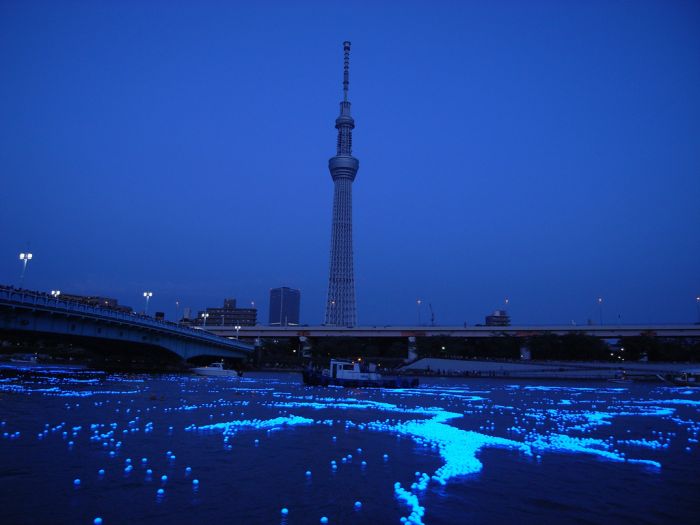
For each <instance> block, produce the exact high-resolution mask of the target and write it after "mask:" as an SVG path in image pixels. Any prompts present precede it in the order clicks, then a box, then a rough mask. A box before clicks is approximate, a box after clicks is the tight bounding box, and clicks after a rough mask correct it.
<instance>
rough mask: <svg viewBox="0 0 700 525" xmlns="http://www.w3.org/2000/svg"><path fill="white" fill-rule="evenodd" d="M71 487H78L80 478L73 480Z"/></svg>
mask: <svg viewBox="0 0 700 525" xmlns="http://www.w3.org/2000/svg"><path fill="white" fill-rule="evenodd" d="M73 485H75V486H76V487H79V486H80V478H75V479H74V480H73Z"/></svg>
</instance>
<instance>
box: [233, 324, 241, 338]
mask: <svg viewBox="0 0 700 525" xmlns="http://www.w3.org/2000/svg"><path fill="white" fill-rule="evenodd" d="M234 328H235V329H236V339H238V331H239V330H240V329H241V325H239V324H237V325H236V326H234Z"/></svg>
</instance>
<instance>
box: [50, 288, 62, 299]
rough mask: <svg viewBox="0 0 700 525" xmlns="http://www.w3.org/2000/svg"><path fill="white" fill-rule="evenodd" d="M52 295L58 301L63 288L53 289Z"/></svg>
mask: <svg viewBox="0 0 700 525" xmlns="http://www.w3.org/2000/svg"><path fill="white" fill-rule="evenodd" d="M51 295H52V297H53V298H54V299H56V300H57V301H58V296H59V295H61V290H51Z"/></svg>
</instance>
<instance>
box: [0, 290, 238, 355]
mask: <svg viewBox="0 0 700 525" xmlns="http://www.w3.org/2000/svg"><path fill="white" fill-rule="evenodd" d="M0 300H5V301H7V302H11V303H18V304H22V305H26V306H33V307H44V308H48V309H52V310H61V311H68V312H74V313H83V314H87V315H90V316H91V317H100V318H105V319H110V320H115V321H124V322H127V323H130V324H135V325H139V326H149V327H152V328H156V329H158V330H161V331H167V332H173V333H176V334H178V335H181V336H185V337H194V338H197V339H205V340H207V341H210V342H212V343H217V344H225V345H226V346H244V345H243V344H241V343H239V342H234V341H232V340H230V339H228V338H226V337H221V336H218V335H214V334H210V333H209V332H207V331H205V330H200V329H195V328H190V327H188V326H181V325H179V324H177V323H173V322H171V321H161V320H158V319H153V318H152V317H147V316H145V315H141V314H135V313H130V312H120V311H118V310H113V309H111V308H102V307H99V306H93V305H90V304H85V303H81V302H79V301H69V300H65V299H61V298H60V296H59V297H54V296H52V295H49V294H45V293H40V292H33V291H28V290H18V289H14V288H7V287H4V286H3V287H0Z"/></svg>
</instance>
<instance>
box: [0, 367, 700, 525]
mask: <svg viewBox="0 0 700 525" xmlns="http://www.w3.org/2000/svg"><path fill="white" fill-rule="evenodd" d="M0 396H2V397H1V398H0V399H2V404H0V434H1V439H0V459H2V463H0V465H1V466H0V489H2V493H3V494H5V495H7V494H8V493H9V492H8V490H10V489H11V488H12V489H13V490H14V493H15V494H17V493H18V490H17V489H19V494H18V496H17V497H14V498H12V499H9V498H7V496H3V500H2V503H4V508H7V509H9V511H8V512H7V513H6V516H8V517H9V518H10V522H12V521H16V522H26V521H36V522H42V521H44V519H51V520H55V519H56V516H59V521H58V522H61V520H63V521H64V522H66V523H92V520H93V519H94V518H96V517H98V516H99V517H101V518H102V519H103V520H104V521H103V523H105V524H107V523H120V522H124V521H125V520H127V519H128V520H135V521H143V520H146V519H147V520H148V521H149V522H153V523H161V522H163V523H165V522H168V523H173V522H174V523H190V522H195V521H201V519H202V516H206V519H211V520H216V521H222V520H225V519H226V518H227V517H228V518H230V517H231V514H230V510H231V509H230V507H227V506H226V505H222V501H221V500H220V499H218V498H226V499H225V502H228V503H230V502H231V501H232V500H231V498H232V497H233V498H234V500H235V508H236V512H237V513H238V514H237V518H236V520H238V521H235V522H241V523H243V522H247V523H263V522H265V523H269V522H271V521H275V520H277V519H282V520H283V522H284V523H287V524H289V525H291V524H292V523H319V520H320V518H321V517H323V516H326V517H328V518H329V523H336V522H348V523H349V522H352V523H385V522H387V523H401V522H408V523H439V522H456V521H462V518H463V516H464V515H465V513H467V514H469V513H470V512H471V514H469V515H470V516H471V519H472V520H473V521H476V522H483V523H487V522H489V521H490V520H489V516H488V515H482V514H478V513H477V514H474V508H475V506H474V503H476V502H473V501H472V502H471V503H470V502H469V501H468V500H465V498H464V497H462V496H459V497H453V496H451V494H456V493H460V487H464V486H469V487H472V488H473V489H475V490H478V491H482V492H485V493H486V494H487V495H489V494H490V495H491V497H493V505H498V499H497V498H496V497H495V494H497V493H499V491H501V490H502V487H499V486H498V485H497V484H495V483H494V482H489V483H484V482H483V481H482V478H483V476H481V474H482V472H483V471H484V470H488V469H498V468H504V466H505V465H504V463H508V464H510V465H517V468H516V469H513V471H514V472H516V474H515V475H514V476H507V477H506V478H507V479H504V480H501V481H500V483H501V484H502V485H503V486H506V487H509V488H510V493H509V498H511V505H512V504H513V503H512V502H513V501H516V502H517V500H518V497H519V496H518V494H521V496H520V497H522V498H523V501H522V505H521V507H520V508H518V507H517V506H516V507H515V508H514V512H516V514H517V513H522V514H523V515H522V516H520V515H519V516H517V518H518V519H519V521H524V522H528V515H529V514H527V512H526V509H527V506H528V505H529V503H527V501H529V500H528V497H529V496H528V494H538V495H542V494H545V495H547V497H548V498H554V499H553V501H554V503H555V504H554V505H549V504H548V506H547V508H546V509H540V512H544V513H545V514H547V513H549V515H550V518H551V519H559V520H560V521H561V518H562V516H559V515H557V512H560V511H561V510H560V511H557V510H556V509H561V508H573V509H576V511H575V512H576V513H581V512H582V511H581V507H580V505H579V502H578V501H570V500H566V501H565V498H564V496H560V495H557V494H556V493H555V491H553V490H552V487H553V486H560V487H561V484H562V482H563V481H562V480H563V477H562V476H560V479H550V480H549V482H548V483H551V485H548V484H541V482H540V485H539V486H538V485H537V484H534V485H533V483H532V480H536V479H538V470H541V471H545V470H548V466H549V465H550V464H558V465H561V466H562V468H567V465H570V462H571V461H572V459H569V458H576V459H575V464H576V465H577V468H578V469H582V470H581V479H582V480H584V481H585V482H586V483H587V484H591V481H592V480H595V479H596V475H597V473H598V472H600V470H601V468H602V464H601V462H604V463H605V464H609V465H610V466H611V467H613V466H614V468H612V470H611V469H609V468H607V467H605V472H606V477H607V479H601V480H597V482H598V483H600V484H602V485H605V484H609V485H611V486H617V485H619V484H620V483H622V480H624V483H625V484H626V485H628V486H631V485H633V486H634V487H635V489H634V490H633V491H628V493H626V494H623V496H624V497H623V498H622V500H620V498H621V496H620V495H619V494H616V495H615V496H612V495H606V494H602V495H597V496H596V497H598V498H603V500H602V504H610V503H611V501H608V500H607V499H606V497H607V498H612V499H614V500H615V504H617V505H622V506H623V507H624V508H626V507H629V509H632V510H630V511H629V512H631V513H632V515H634V512H635V511H634V509H635V508H637V509H638V512H639V518H640V519H644V520H651V521H654V519H653V514H650V513H649V512H646V511H645V505H648V503H646V501H648V500H649V498H648V497H647V496H648V495H646V494H645V493H644V491H650V493H651V491H654V492H655V493H658V491H659V490H660V489H659V486H660V483H659V480H662V481H663V482H664V483H668V485H669V487H670V486H674V487H675V486H683V487H685V489H684V490H685V491H686V492H687V494H688V496H687V500H684V494H685V493H684V492H683V491H682V490H681V491H680V492H679V491H678V489H677V488H675V489H674V492H673V494H674V498H675V499H674V509H675V512H676V516H677V517H678V518H679V519H681V521H682V520H683V519H684V518H686V517H690V516H692V515H693V513H696V512H697V511H698V507H697V504H696V503H695V500H694V499H693V497H692V496H691V494H693V491H694V490H696V489H700V484H699V483H700V482H699V481H698V476H697V468H696V467H697V466H698V462H699V456H700V454H699V452H698V434H700V392H699V391H697V390H694V389H679V388H667V387H658V386H654V385H631V386H629V387H626V388H619V387H615V388H611V387H609V386H608V385H607V384H590V383H587V384H585V385H583V386H582V385H575V384H566V383H556V384H555V383H550V384H546V385H542V384H540V385H535V384H512V383H505V382H502V381H493V382H489V381H488V380H472V381H469V382H463V383H459V382H458V381H445V380H434V381H430V380H428V383H427V384H425V385H423V386H421V387H419V388H414V389H400V390H362V389H352V390H346V389H339V388H326V389H323V388H310V387H304V386H302V385H301V383H300V380H299V377H298V376H296V375H277V376H269V375H268V376H265V375H249V376H247V377H244V378H243V379H238V378H200V377H195V376H184V375H160V376H146V375H139V376H133V375H132V376H130V375H120V374H100V373H92V372H87V371H65V372H61V373H56V371H55V370H48V371H47V370H21V371H20V372H19V373H16V371H13V373H12V374H10V375H9V376H5V377H2V376H0ZM409 443H410V444H412V445H411V446H410V447H409V448H406V447H407V445H408V444H409ZM493 449H500V450H503V451H504V452H506V453H507V454H506V455H505V456H504V455H502V454H499V455H497V456H494V455H492V454H490V453H487V451H489V450H493ZM492 457H496V458H499V459H498V460H493V464H489V463H488V461H487V459H485V458H492ZM183 461H184V462H186V464H185V463H183ZM550 462H551V463H550ZM582 465H583V467H582ZM101 470H104V473H103V474H100V475H97V473H98V472H99V471H101ZM149 470H150V471H151V472H150V473H149ZM17 472H21V474H17ZM163 476H166V477H165V478H163ZM513 478H515V479H513ZM75 480H80V481H79V483H77V484H76V483H75ZM576 483H577V482H576V481H569V485H570V486H571V487H573V486H574V485H576ZM664 483H661V486H663V485H664ZM598 488H599V487H589V489H588V493H586V492H583V493H580V492H581V491H580V490H578V489H577V490H578V492H579V493H580V496H578V497H580V498H585V499H591V497H592V493H595V492H597V489H598ZM6 489H7V490H6ZM159 490H162V492H158V491H159ZM37 491H39V492H40V493H41V494H43V495H44V498H45V499H46V500H47V501H45V504H44V505H38V506H37V505H33V504H31V501H32V500H33V497H34V494H35V493H36V492H37ZM566 492H567V491H566V490H565V491H564V493H566ZM573 492H574V493H576V491H573ZM226 494H228V496H226ZM232 494H235V496H232ZM568 497H569V498H571V496H568ZM573 497H574V498H576V497H577V496H573ZM360 498H364V501H361V500H360ZM557 498H559V499H557ZM625 498H626V499H625ZM530 499H532V498H530ZM345 500H347V501H345ZM358 501H359V502H360V505H356V503H357V502H358ZM486 501H488V496H486ZM479 503H480V504H483V500H482V501H480V502H479ZM469 505H471V507H469ZM625 506H626V507H625ZM282 507H284V508H286V509H288V512H287V513H286V514H285V515H284V516H283V518H279V512H280V509H281V508H282ZM438 507H439V508H438ZM467 507H468V508H467ZM195 515H197V516H199V519H195ZM28 516H32V518H31V519H28ZM664 516H666V514H664ZM568 518H571V519H578V518H581V519H586V517H585V516H568ZM588 519H591V517H590V516H589V517H588ZM664 520H665V518H664V519H660V520H659V521H658V522H663V521H664ZM593 521H595V519H593Z"/></svg>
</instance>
